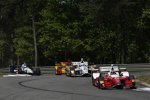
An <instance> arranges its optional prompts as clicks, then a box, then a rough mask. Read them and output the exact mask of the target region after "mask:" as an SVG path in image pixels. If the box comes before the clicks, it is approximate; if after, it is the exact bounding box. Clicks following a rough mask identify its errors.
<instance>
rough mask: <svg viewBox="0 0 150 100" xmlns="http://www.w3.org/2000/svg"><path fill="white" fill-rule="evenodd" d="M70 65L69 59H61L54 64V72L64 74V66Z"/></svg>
mask: <svg viewBox="0 0 150 100" xmlns="http://www.w3.org/2000/svg"><path fill="white" fill-rule="evenodd" d="M68 66H71V61H62V62H59V63H56V64H55V74H56V75H61V74H66V67H68Z"/></svg>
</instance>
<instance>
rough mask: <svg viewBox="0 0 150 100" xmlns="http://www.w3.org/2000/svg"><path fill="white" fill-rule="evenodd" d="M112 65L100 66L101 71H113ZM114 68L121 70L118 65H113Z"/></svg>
mask: <svg viewBox="0 0 150 100" xmlns="http://www.w3.org/2000/svg"><path fill="white" fill-rule="evenodd" d="M111 69H112V66H103V67H99V70H100V72H109V71H111ZM113 70H114V71H119V68H118V66H113Z"/></svg>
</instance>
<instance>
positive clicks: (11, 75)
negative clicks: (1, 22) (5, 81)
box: [3, 74, 31, 77]
mask: <svg viewBox="0 0 150 100" xmlns="http://www.w3.org/2000/svg"><path fill="white" fill-rule="evenodd" d="M18 76H31V75H28V74H9V75H3V77H18Z"/></svg>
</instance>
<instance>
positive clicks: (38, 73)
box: [34, 68, 41, 76]
mask: <svg viewBox="0 0 150 100" xmlns="http://www.w3.org/2000/svg"><path fill="white" fill-rule="evenodd" d="M34 75H37V76H39V75H41V69H40V68H35V69H34Z"/></svg>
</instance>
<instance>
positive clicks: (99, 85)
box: [98, 77, 104, 89]
mask: <svg viewBox="0 0 150 100" xmlns="http://www.w3.org/2000/svg"><path fill="white" fill-rule="evenodd" d="M100 81H104V77H99V78H98V88H99V89H104V87H103V85H102V84H101V83H100Z"/></svg>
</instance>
